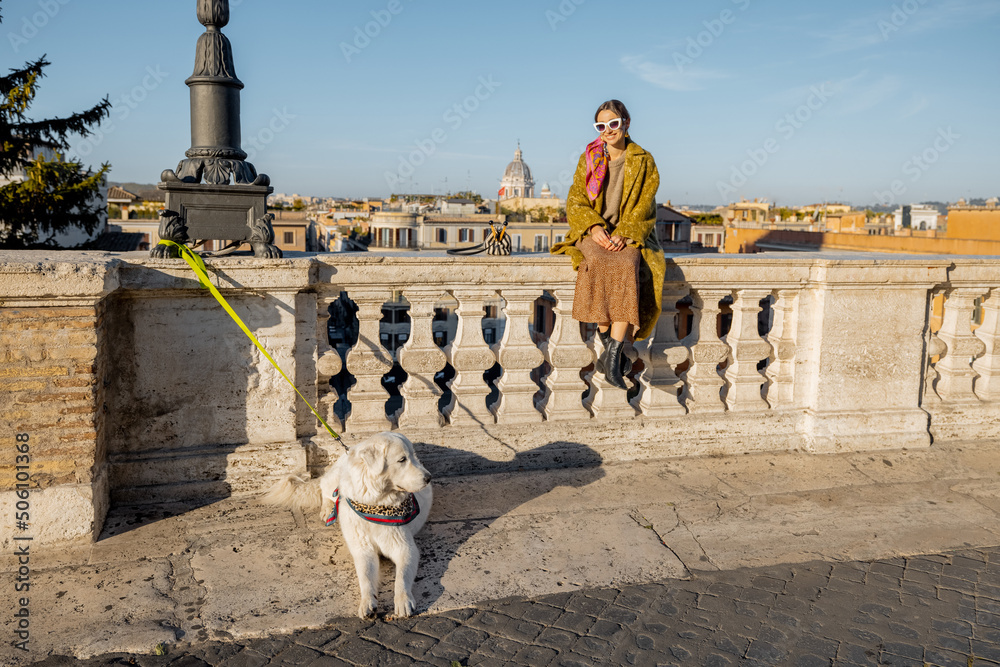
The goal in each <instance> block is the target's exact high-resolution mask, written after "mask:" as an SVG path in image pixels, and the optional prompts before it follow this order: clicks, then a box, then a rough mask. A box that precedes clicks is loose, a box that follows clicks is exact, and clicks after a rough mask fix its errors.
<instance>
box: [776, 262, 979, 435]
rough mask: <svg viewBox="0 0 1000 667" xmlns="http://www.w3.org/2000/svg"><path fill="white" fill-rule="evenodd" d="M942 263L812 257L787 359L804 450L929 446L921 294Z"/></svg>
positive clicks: (940, 273) (943, 274)
mask: <svg viewBox="0 0 1000 667" xmlns="http://www.w3.org/2000/svg"><path fill="white" fill-rule="evenodd" d="M948 266H949V263H948V262H944V261H941V260H935V259H928V260H927V261H926V262H924V263H921V264H915V263H913V262H908V261H907V260H905V259H896V258H895V257H882V256H876V257H873V258H872V259H868V260H841V259H816V260H814V261H813V263H812V267H811V270H810V277H809V281H808V284H807V285H806V286H805V288H804V289H803V290H802V292H801V293H800V295H799V323H798V326H799V333H798V341H797V352H796V362H795V364H796V402H795V403H796V406H797V407H801V408H803V409H804V413H803V416H802V419H801V421H800V424H799V432H800V433H801V434H802V439H803V446H804V447H805V448H806V449H808V450H810V451H816V452H839V451H858V450H878V449H900V448H903V447H912V448H916V447H927V446H929V445H930V432H929V428H928V427H929V423H930V416H929V414H928V413H927V412H926V411H925V410H923V409H922V408H921V387H922V384H923V382H922V380H923V378H922V375H923V371H924V363H925V358H926V349H925V346H924V340H925V333H926V330H927V326H928V322H927V301H928V298H929V294H930V290H931V289H933V288H934V287H935V286H937V285H939V284H941V283H944V282H946V280H947V270H948ZM966 327H968V320H967V321H966Z"/></svg>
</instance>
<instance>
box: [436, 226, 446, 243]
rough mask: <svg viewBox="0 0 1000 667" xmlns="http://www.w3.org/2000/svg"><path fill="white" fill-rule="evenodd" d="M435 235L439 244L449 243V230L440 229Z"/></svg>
mask: <svg viewBox="0 0 1000 667" xmlns="http://www.w3.org/2000/svg"><path fill="white" fill-rule="evenodd" d="M435 234H436V236H437V239H436V240H437V242H438V243H447V242H448V230H447V229H444V228H442V227H438V228H437V229H436V230H435Z"/></svg>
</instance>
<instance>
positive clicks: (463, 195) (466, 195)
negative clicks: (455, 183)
mask: <svg viewBox="0 0 1000 667" xmlns="http://www.w3.org/2000/svg"><path fill="white" fill-rule="evenodd" d="M455 199H471V200H472V201H474V202H476V204H482V203H483V198H482V196H481V195H479V194H476V193H475V192H473V191H472V190H465V191H464V192H456V193H455Z"/></svg>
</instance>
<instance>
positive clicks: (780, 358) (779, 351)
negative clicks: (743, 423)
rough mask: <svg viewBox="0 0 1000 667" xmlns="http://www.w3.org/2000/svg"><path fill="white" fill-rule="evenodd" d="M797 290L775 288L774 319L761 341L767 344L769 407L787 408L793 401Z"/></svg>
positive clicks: (797, 317) (797, 316)
mask: <svg viewBox="0 0 1000 667" xmlns="http://www.w3.org/2000/svg"><path fill="white" fill-rule="evenodd" d="M798 301H799V292H798V290H786V289H781V290H777V292H776V298H775V302H774V305H773V306H772V307H771V308H772V312H774V322H773V324H772V325H771V331H770V332H769V333H768V334H767V337H766V338H765V340H767V342H768V343H769V344H770V345H771V356H770V363H769V364H768V365H767V370H766V371H765V373H764V374H765V375H766V376H767V379H768V382H769V384H768V387H767V402H768V403H769V404H770V405H771V408H772V409H781V408H791V407H793V406H794V402H795V348H796V339H797V336H796V332H797V330H798V320H799V313H798Z"/></svg>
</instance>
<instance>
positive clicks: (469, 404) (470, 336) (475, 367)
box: [445, 288, 497, 426]
mask: <svg viewBox="0 0 1000 667" xmlns="http://www.w3.org/2000/svg"><path fill="white" fill-rule="evenodd" d="M453 295H454V296H455V298H456V299H457V300H458V329H457V330H456V331H455V340H453V341H452V342H451V343H450V344H449V345H448V347H446V348H445V354H446V355H447V356H448V362H449V363H450V364H451V365H452V367H453V368H454V369H455V379H454V380H452V381H451V387H450V388H451V394H452V402H451V405H450V406H449V407H448V408H447V409H446V412H447V414H448V419H449V421H450V422H451V424H452V425H453V426H471V425H475V424H480V425H481V424H493V423H495V422H496V418H495V417H494V416H493V413H492V412H490V410H489V407H487V405H486V397H487V396H489V394H490V388H489V385H487V384H486V381H485V380H484V379H483V373H485V372H486V371H487V370H488V369H489V368H490V367H492V366H493V364H495V363H496V360H497V357H496V354H494V353H493V350H491V349H490V346H489V345H487V344H486V341H485V340H483V315H484V314H485V312H484V310H483V308H484V304H485V302H486V299H488V298H490V297H493V296H496V290H494V289H484V288H459V289H456V290H454V291H453Z"/></svg>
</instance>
